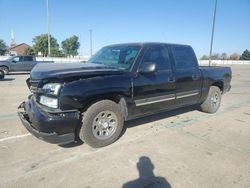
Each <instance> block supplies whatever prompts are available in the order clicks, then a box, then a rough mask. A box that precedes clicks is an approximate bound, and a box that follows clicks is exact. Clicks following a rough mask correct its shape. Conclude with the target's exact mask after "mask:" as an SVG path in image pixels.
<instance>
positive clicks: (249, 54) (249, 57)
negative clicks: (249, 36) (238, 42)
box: [240, 50, 250, 60]
mask: <svg viewBox="0 0 250 188" xmlns="http://www.w3.org/2000/svg"><path fill="white" fill-rule="evenodd" d="M240 59H241V60H250V52H249V50H245V51H244V52H243V53H242V55H241V56H240Z"/></svg>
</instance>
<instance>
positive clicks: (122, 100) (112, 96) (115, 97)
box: [81, 93, 128, 120]
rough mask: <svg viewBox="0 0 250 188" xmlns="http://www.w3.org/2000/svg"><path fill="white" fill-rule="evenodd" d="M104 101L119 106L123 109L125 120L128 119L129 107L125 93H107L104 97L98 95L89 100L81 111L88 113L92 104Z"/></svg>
mask: <svg viewBox="0 0 250 188" xmlns="http://www.w3.org/2000/svg"><path fill="white" fill-rule="evenodd" d="M102 100H111V101H113V102H115V103H117V104H118V105H119V107H120V108H121V111H122V114H123V117H124V120H126V119H127V117H128V107H127V101H126V96H125V95H124V94H123V93H106V94H102V95H96V96H92V97H91V98H89V99H88V100H87V101H86V102H85V103H84V104H83V108H82V109H81V111H83V112H84V111H86V110H87V109H88V108H89V107H90V106H91V105H92V104H94V103H96V102H98V101H102Z"/></svg>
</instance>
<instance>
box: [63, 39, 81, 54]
mask: <svg viewBox="0 0 250 188" xmlns="http://www.w3.org/2000/svg"><path fill="white" fill-rule="evenodd" d="M79 47H80V42H79V41H78V37H77V36H75V35H73V36H72V37H70V38H67V39H65V40H64V41H62V49H63V52H64V54H65V55H66V56H70V55H71V56H76V55H78V52H77V50H78V48H79Z"/></svg>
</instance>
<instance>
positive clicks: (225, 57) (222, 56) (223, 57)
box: [221, 52, 228, 60]
mask: <svg viewBox="0 0 250 188" xmlns="http://www.w3.org/2000/svg"><path fill="white" fill-rule="evenodd" d="M221 59H222V60H226V59H228V57H227V53H225V52H223V53H222V54H221Z"/></svg>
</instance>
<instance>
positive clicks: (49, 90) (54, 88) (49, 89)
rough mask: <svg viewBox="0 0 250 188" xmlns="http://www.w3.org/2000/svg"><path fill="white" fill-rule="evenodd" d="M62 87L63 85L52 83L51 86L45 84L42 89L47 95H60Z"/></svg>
mask: <svg viewBox="0 0 250 188" xmlns="http://www.w3.org/2000/svg"><path fill="white" fill-rule="evenodd" d="M61 87H62V84H59V83H50V84H45V85H44V86H43V88H42V89H43V91H44V92H45V93H46V94H52V95H58V94H59V91H60V89H61Z"/></svg>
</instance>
